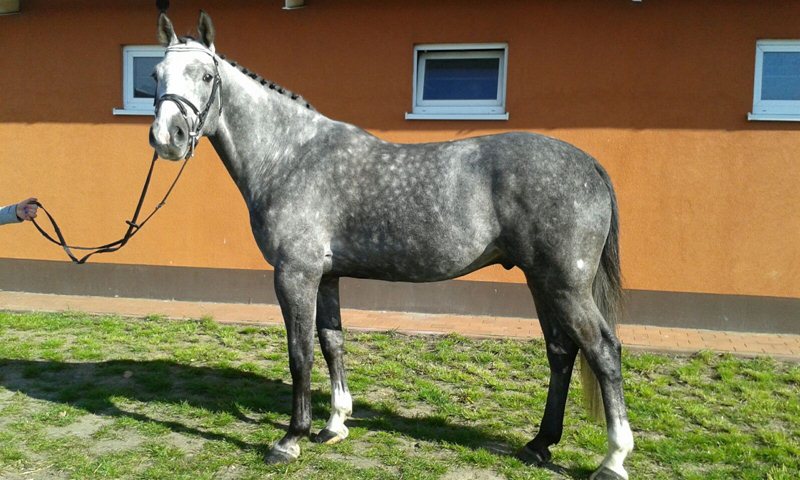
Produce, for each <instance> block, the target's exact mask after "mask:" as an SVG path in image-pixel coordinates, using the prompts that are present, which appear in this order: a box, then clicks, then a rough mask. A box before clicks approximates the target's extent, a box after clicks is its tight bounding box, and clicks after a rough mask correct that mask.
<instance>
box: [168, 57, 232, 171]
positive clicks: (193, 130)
mask: <svg viewBox="0 0 800 480" xmlns="http://www.w3.org/2000/svg"><path fill="white" fill-rule="evenodd" d="M169 52H202V53H205V54H207V55H210V56H211V59H212V60H213V61H214V84H213V85H212V86H211V95H209V97H208V100H207V101H206V105H205V106H204V107H203V109H202V110H200V109H199V108H197V107H196V106H195V104H194V103H192V102H191V100H189V99H188V98H186V97H184V96H182V95H178V94H177V93H165V94H164V95H161V96H160V97H158V98H154V99H153V106H154V107H155V109H156V116H158V112H159V110H161V105H162V104H163V103H164V102H172V103H174V104H175V106H177V107H178V111H179V112H180V114H181V117H183V121H184V122H185V123H186V128H187V131H188V135H189V148H188V149H187V151H186V156H185V157H184V158H185V159H187V160H188V159H189V158H191V157H193V156H194V148H195V146H196V145H197V142H198V141H199V140H200V137H201V136H202V134H203V126H204V125H205V123H206V117H208V112H209V111H210V110H211V106H212V105H213V104H214V100H215V97H217V96H219V113H222V93H221V90H220V85H221V84H222V78H221V77H220V76H219V61H218V60H217V56H216V55H215V54H214V53H212V52H211V51H209V50H206V49H204V48H197V47H192V46H188V45H173V46H171V47H167V50H166V53H169ZM186 107H189V109H191V111H192V112H193V113H194V120H193V121H191V120H190V118H189V111H188V110H187V108H186Z"/></svg>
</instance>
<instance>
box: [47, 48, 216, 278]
mask: <svg viewBox="0 0 800 480" xmlns="http://www.w3.org/2000/svg"><path fill="white" fill-rule="evenodd" d="M171 51H172V52H185V51H196V52H203V53H206V54H208V55H210V56H211V58H212V60H214V70H215V72H214V73H215V74H214V84H213V85H212V86H211V95H210V96H209V97H208V101H207V102H206V104H205V106H204V107H203V109H202V110H200V109H199V108H197V107H196V106H195V105H194V104H193V103H192V102H191V101H190V100H189V99H187V98H186V97H183V96H181V95H178V94H176V93H165V94H164V95H161V96H160V97H158V98H157V99H156V98H154V99H153V106H154V107H155V114H156V116H158V111H159V109H160V108H161V105H162V104H163V103H164V102H167V101H169V102H173V103H174V104H175V105H176V106H177V107H178V111H179V112H180V114H181V116H182V117H183V121H184V122H186V126H187V128H188V135H189V145H188V148H187V151H186V155H185V157H184V160H185V161H184V162H183V165H181V168H180V170H179V171H178V174H177V175H176V176H175V180H173V181H172V184H171V185H170V186H169V189H168V190H167V193H166V194H165V195H164V198H162V199H161V201H160V202H158V204H157V205H156V207H155V208H154V209H153V211H152V212H150V214H149V215H147V217H145V218H144V220H142V221H141V222H140V221H139V215H140V213H141V211H142V205H143V204H144V199H145V197H146V196H147V190H148V188H149V187H150V180H151V179H152V178H153V168H154V167H155V164H156V160H158V153H157V152H156V151H155V150H154V151H153V160H152V161H151V162H150V169H149V170H148V171H147V178H146V179H145V181H144V186H143V187H142V193H141V195H140V196H139V202H138V203H137V204H136V210H135V211H134V212H133V217H132V218H131V219H130V220H126V221H125V223H127V224H128V230H127V231H126V232H125V234H124V235H123V236H122V238H120V239H119V240H117V241H115V242H111V243H106V244H105V245H99V246H96V247H80V246H75V245H69V244H68V243H67V241H66V240H65V239H64V234H63V233H61V228H59V226H58V223H57V222H56V220H55V219H54V218H53V216H52V215H51V214H50V212H48V211H47V209H46V208H44V206H43V205H42V204H41V203H39V202H36V205H37V206H38V207H39V208H41V209H42V211H43V212H44V213H45V215H47V218H48V219H49V220H50V224H51V225H52V227H53V231H54V232H55V235H56V237H57V238H58V239H56V238H53V236H51V235H50V234H49V233H47V232H45V231H44V229H43V228H42V227H40V226H39V224H38V223H37V222H36V220H35V219H32V221H33V225H34V226H35V227H36V229H37V230H38V231H39V233H41V234H42V236H43V237H44V238H46V239H47V240H49V241H50V242H52V243H54V244H56V245H58V246H59V247H61V248H63V249H64V252H66V254H67V256H68V257H69V258H70V259H71V260H72V261H73V263H76V264H83V263H86V260H88V259H89V258H90V257H92V256H93V255H97V254H98V253H109V252H116V251H117V250H119V249H120V248H122V247H124V246H125V245H126V244H127V243H128V241H129V240H130V239H131V238H133V236H134V235H136V234H137V233H139V230H141V229H142V227H143V226H144V225H145V224H146V223H147V222H148V221H149V220H150V219H151V218H152V217H153V215H155V214H156V212H157V211H158V210H160V209H161V207H163V206H164V205H166V202H167V198H168V197H169V195H170V194H171V193H172V190H173V189H174V188H175V184H177V183H178V179H179V178H181V174H183V170H184V168H186V164H187V163H189V159H190V158H192V157H194V150H195V147H196V146H197V142H198V141H199V140H200V136H201V135H202V133H203V126H204V125H205V123H206V117H207V116H208V112H209V111H210V110H211V106H212V105H213V104H214V99H215V97H216V96H217V95H219V97H220V98H219V111H220V113H222V96H221V93H220V90H219V88H220V85H221V83H222V78H221V77H220V75H219V63H218V61H217V56H216V55H214V54H213V53H211V52H209V51H207V50H203V49H199V48H192V47H183V46H172V47H168V48H167V52H171ZM186 107H189V109H191V111H192V113H194V115H195V118H196V120H195V121H190V118H189V111H188V110H187V108H186ZM73 250H91V252H89V253H87V254H86V255H84V256H83V257H80V258H78V257H77V256H76V255H75V254H74V253H73V252H72V251H73Z"/></svg>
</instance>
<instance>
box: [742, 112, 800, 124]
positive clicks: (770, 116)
mask: <svg viewBox="0 0 800 480" xmlns="http://www.w3.org/2000/svg"><path fill="white" fill-rule="evenodd" d="M747 119H748V120H749V121H751V122H800V114H796V113H794V114H779V113H752V112H751V113H748V114H747Z"/></svg>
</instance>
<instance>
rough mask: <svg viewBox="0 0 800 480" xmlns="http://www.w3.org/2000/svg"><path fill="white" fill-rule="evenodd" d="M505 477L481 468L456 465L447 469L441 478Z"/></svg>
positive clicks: (486, 479)
mask: <svg viewBox="0 0 800 480" xmlns="http://www.w3.org/2000/svg"><path fill="white" fill-rule="evenodd" d="M504 479H505V477H504V476H502V475H498V474H497V473H495V472H493V471H491V470H486V469H483V468H467V467H458V468H454V469H451V470H448V471H447V473H445V474H444V475H443V476H442V477H441V480H504Z"/></svg>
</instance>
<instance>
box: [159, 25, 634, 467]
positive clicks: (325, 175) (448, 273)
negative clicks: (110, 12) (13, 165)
mask: <svg viewBox="0 0 800 480" xmlns="http://www.w3.org/2000/svg"><path fill="white" fill-rule="evenodd" d="M158 34H159V38H160V41H161V42H162V43H163V44H164V45H165V46H166V54H165V56H164V60H163V61H162V62H161V63H159V64H158V65H157V66H156V68H155V76H156V79H157V83H158V88H157V93H156V98H157V102H156V103H157V108H156V117H155V120H154V122H153V125H152V127H151V132H150V142H151V144H152V145H153V147H154V148H155V149H156V150H157V152H158V153H159V155H160V156H161V157H162V158H166V159H170V160H180V159H182V158H185V157H188V156H191V155H192V153H193V151H194V147H195V144H196V142H197V140H198V139H199V138H200V137H201V136H207V137H208V138H209V140H210V141H211V143H212V145H213V146H214V148H215V150H216V151H217V153H218V154H219V157H220V158H221V159H222V162H223V163H224V165H225V167H226V168H227V170H228V172H229V173H230V175H231V177H232V178H233V180H234V182H236V185H237V186H238V188H239V190H240V191H241V194H242V196H243V197H244V200H245V202H246V204H247V207H248V209H249V212H250V223H251V226H252V230H253V235H254V236H255V240H256V243H257V244H258V246H259V248H260V250H261V252H262V253H263V255H264V258H265V259H266V260H267V261H268V262H269V263H270V264H272V265H273V267H274V269H275V290H276V294H277V297H278V301H279V302H280V306H281V311H282V313H283V317H284V321H285V324H286V330H287V337H288V344H289V366H290V370H291V375H292V388H293V401H292V418H291V422H290V425H289V428H288V431H287V433H286V435H285V436H284V437H283V438H282V439H281V440H280V441H278V442H277V443H276V444H275V445H274V446H273V447H272V449H271V450H270V452H269V454H268V455H267V457H266V460H267V461H268V462H272V463H278V462H288V461H291V460H294V459H296V458H297V457H298V456H299V455H300V446H299V440H300V439H302V438H303V437H306V436H308V435H309V433H310V428H311V403H310V398H311V397H310V389H311V366H312V355H313V341H314V329H315V327H316V331H317V334H318V336H319V341H320V345H321V349H322V353H323V355H324V356H325V360H326V362H327V364H328V368H329V371H330V379H331V388H332V394H331V416H330V419H329V420H328V422H327V424H326V426H325V428H324V429H323V430H322V431H321V432H319V434H318V435H316V437H315V440H316V441H318V442H325V443H333V442H337V441H340V440H343V439H344V438H346V437H347V435H348V429H347V426H346V425H345V420H346V419H347V417H348V416H349V415H350V414H351V413H352V398H351V396H350V392H349V390H348V388H347V381H346V376H345V367H344V338H343V336H342V322H341V316H340V308H339V278H341V277H356V278H372V279H381V280H389V281H406V282H432V281H438V280H446V279H451V278H455V277H458V276H460V275H464V274H466V273H469V272H472V271H474V270H477V269H479V268H482V267H484V266H487V265H492V264H502V265H503V266H505V267H507V268H511V267H518V268H520V269H521V270H522V271H523V272H524V274H525V277H526V279H527V283H528V286H529V288H530V290H531V293H532V295H533V299H534V302H535V305H536V310H537V312H538V314H539V321H540V322H541V325H542V330H543V332H544V336H545V340H546V343H547V357H548V360H549V363H550V372H551V373H550V385H549V390H548V396H547V404H546V406H545V411H544V416H543V419H542V422H541V426H540V429H539V432H538V434H537V435H536V436H535V438H533V440H531V441H530V442H529V443H528V444H527V445H525V446H524V447H522V449H520V451H519V452H518V454H517V455H518V457H520V458H521V459H522V460H524V461H526V462H528V463H532V464H539V465H540V464H543V463H546V462H547V461H548V460H549V459H550V451H549V447H550V446H551V445H553V444H556V443H558V441H559V440H560V439H561V433H562V429H563V418H564V407H565V402H566V399H567V390H568V388H569V383H570V377H571V375H572V370H573V364H574V362H575V358H576V356H577V353H578V352H579V351H580V352H581V353H582V356H583V357H584V358H585V359H586V361H587V363H588V366H589V368H584V369H582V371H584V372H587V373H590V374H591V373H594V376H595V378H596V379H597V380H596V381H595V380H594V379H592V381H590V382H588V383H585V385H584V389H585V391H588V393H589V394H590V395H591V394H592V389H593V388H594V389H596V388H597V386H599V396H600V397H601V398H602V401H601V402H600V404H601V405H602V414H601V415H604V416H605V419H606V424H607V429H608V454H607V456H606V457H605V459H604V460H603V462H602V464H601V465H600V467H599V468H598V469H597V471H595V472H594V473H593V474H592V478H595V479H620V478H622V479H625V478H627V477H628V475H627V473H626V471H625V469H624V467H623V461H624V460H625V457H626V456H627V455H628V453H629V452H630V451H631V450H632V448H633V436H632V434H631V430H630V427H629V425H628V421H627V413H626V409H625V401H624V398H623V392H622V374H621V365H620V343H619V341H618V340H617V338H616V336H615V334H614V327H613V324H614V320H615V318H616V316H617V315H618V308H617V307H618V304H619V300H620V292H621V286H620V270H619V255H618V250H617V245H618V221H617V205H616V200H615V197H614V191H613V188H612V186H611V182H610V180H609V178H608V175H607V174H606V172H605V170H604V169H603V168H602V167H601V166H600V165H599V164H598V163H597V161H596V160H594V159H593V158H592V157H590V156H589V155H587V154H586V153H584V152H582V151H580V150H579V149H577V148H575V147H574V146H572V145H569V144H567V143H564V142H562V141H559V140H555V139H553V138H548V137H545V136H541V135H535V134H530V133H507V134H500V135H491V136H484V137H477V138H467V139H463V140H457V141H452V142H443V143H425V144H395V143H389V142H385V141H383V140H381V139H379V138H377V137H375V136H373V135H371V134H369V133H367V132H365V131H364V130H362V129H360V128H357V127H355V126H353V125H349V124H346V123H342V122H338V121H335V120H332V119H329V118H327V117H325V116H324V115H322V114H320V113H319V112H317V111H316V110H314V108H312V107H311V106H310V105H309V104H308V102H306V101H305V100H304V99H303V98H302V97H300V96H298V95H296V94H294V93H292V92H290V91H288V90H286V89H284V88H283V87H280V86H278V85H276V84H275V83H273V82H270V81H267V80H265V79H263V78H261V77H260V76H258V75H256V74H254V73H251V72H249V71H248V70H246V69H244V68H243V67H241V66H239V65H237V64H236V63H235V62H232V61H229V60H226V59H224V58H223V57H222V56H220V55H217V53H216V50H215V47H214V36H215V32H214V28H213V26H212V23H211V19H210V18H209V16H208V15H206V14H205V13H203V12H201V14H200V22H199V37H198V38H197V39H194V38H191V37H181V38H179V37H178V36H176V35H175V31H174V29H173V26H172V23H171V22H170V20H169V19H168V18H167V16H166V15H164V14H161V16H160V17H159V22H158Z"/></svg>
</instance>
